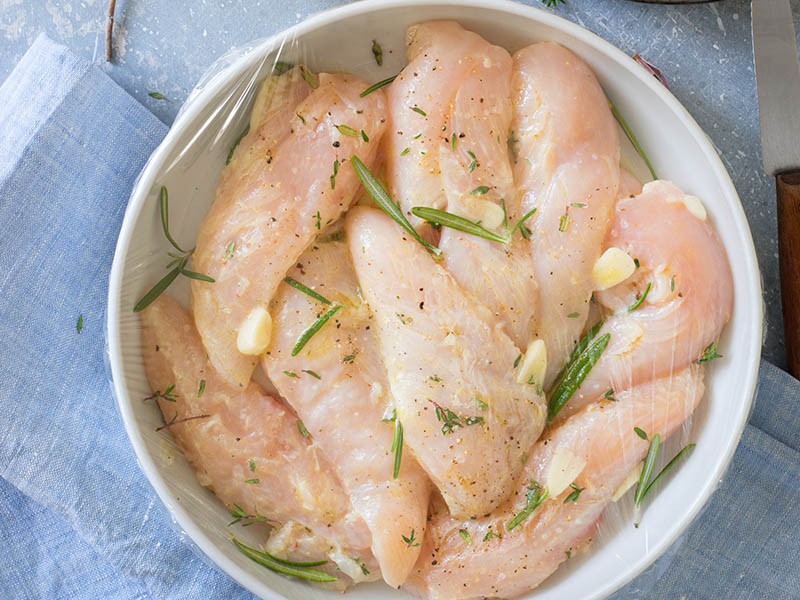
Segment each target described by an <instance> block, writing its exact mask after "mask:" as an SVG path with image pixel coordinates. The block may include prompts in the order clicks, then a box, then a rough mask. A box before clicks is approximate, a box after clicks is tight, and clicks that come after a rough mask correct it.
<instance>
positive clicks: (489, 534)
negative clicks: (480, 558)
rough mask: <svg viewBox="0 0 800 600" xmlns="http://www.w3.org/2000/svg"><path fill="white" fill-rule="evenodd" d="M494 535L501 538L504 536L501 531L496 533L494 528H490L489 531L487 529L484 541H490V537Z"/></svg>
mask: <svg viewBox="0 0 800 600" xmlns="http://www.w3.org/2000/svg"><path fill="white" fill-rule="evenodd" d="M493 537H496V538H499V539H502V538H503V536H502V535H500V534H499V533H495V532H494V531H492V530H491V529H490V530H489V531H487V532H486V535H485V536H483V541H484V542H488V541H489V540H490V539H492V538H493Z"/></svg>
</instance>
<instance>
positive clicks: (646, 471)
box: [633, 433, 661, 506]
mask: <svg viewBox="0 0 800 600" xmlns="http://www.w3.org/2000/svg"><path fill="white" fill-rule="evenodd" d="M660 444H661V435H659V434H658V433H657V434H655V435H654V436H653V439H652V440H650V446H649V447H648V448H647V456H645V459H644V466H643V467H642V474H641V475H640V476H639V483H637V484H636V493H635V494H634V495H633V503H634V504H635V505H636V506H639V505H640V504H641V503H642V498H643V497H644V492H645V490H646V489H647V482H648V481H650V475H652V474H653V466H654V465H655V463H656V458H657V457H658V448H659V446H660Z"/></svg>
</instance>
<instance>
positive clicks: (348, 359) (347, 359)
mask: <svg viewBox="0 0 800 600" xmlns="http://www.w3.org/2000/svg"><path fill="white" fill-rule="evenodd" d="M355 357H356V355H355V354H348V355H347V356H345V357H344V358H343V359H342V362H343V363H349V362H352V361H353V360H354V359H355Z"/></svg>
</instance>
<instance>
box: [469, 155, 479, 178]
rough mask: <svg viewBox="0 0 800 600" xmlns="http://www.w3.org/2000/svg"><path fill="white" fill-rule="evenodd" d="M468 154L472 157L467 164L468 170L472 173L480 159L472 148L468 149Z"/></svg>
mask: <svg viewBox="0 0 800 600" xmlns="http://www.w3.org/2000/svg"><path fill="white" fill-rule="evenodd" d="M467 154H468V155H469V157H470V158H471V159H472V160H471V161H470V163H469V165H468V166H467V170H468V171H469V172H470V173H472V172H473V171H474V170H475V167H477V166H478V159H477V158H476V157H475V153H474V152H473V151H472V150H467Z"/></svg>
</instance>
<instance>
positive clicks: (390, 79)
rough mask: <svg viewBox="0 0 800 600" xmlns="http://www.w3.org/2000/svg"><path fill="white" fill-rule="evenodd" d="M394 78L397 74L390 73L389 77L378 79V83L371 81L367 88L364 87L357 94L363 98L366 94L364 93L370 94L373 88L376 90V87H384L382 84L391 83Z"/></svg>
mask: <svg viewBox="0 0 800 600" xmlns="http://www.w3.org/2000/svg"><path fill="white" fill-rule="evenodd" d="M395 79H397V75H392V76H391V77H387V78H386V79H382V80H381V81H379V82H378V83H373V84H372V85H371V86H369V87H368V88H367V89H365V90H364V91H363V92H361V93H360V94H359V96H360V97H361V98H363V97H364V96H366V95H368V94H371V93H372V92H374V91H375V90H378V89H380V88H382V87H384V86H386V85H389V84H390V83H392V82H393V81H394V80H395Z"/></svg>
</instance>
